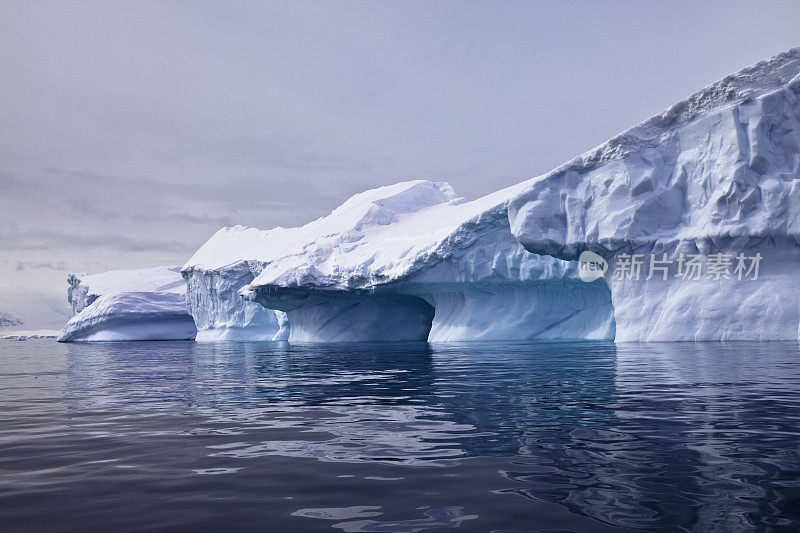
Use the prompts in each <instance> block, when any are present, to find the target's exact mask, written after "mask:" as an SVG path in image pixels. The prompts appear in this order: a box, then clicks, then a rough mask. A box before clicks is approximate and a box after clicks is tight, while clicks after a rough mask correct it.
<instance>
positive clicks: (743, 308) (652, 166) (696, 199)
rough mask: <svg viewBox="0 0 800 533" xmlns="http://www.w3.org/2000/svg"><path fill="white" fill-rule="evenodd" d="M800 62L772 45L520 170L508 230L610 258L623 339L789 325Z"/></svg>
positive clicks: (799, 168)
mask: <svg viewBox="0 0 800 533" xmlns="http://www.w3.org/2000/svg"><path fill="white" fill-rule="evenodd" d="M798 72H800V49H792V50H789V51H788V52H784V53H782V54H779V55H777V56H775V57H773V58H771V59H769V60H766V61H762V62H760V63H758V64H756V65H753V66H752V67H749V68H746V69H744V70H742V71H740V72H738V73H736V74H733V75H730V76H728V77H726V78H724V79H722V80H720V81H719V82H717V83H714V84H713V85H710V86H709V87H707V88H705V89H703V90H701V91H700V92H698V93H696V94H694V95H692V96H691V97H689V98H688V99H686V100H684V101H682V102H679V103H678V104H676V105H675V106H673V107H671V108H670V109H668V110H667V111H665V112H664V113H662V114H660V115H658V116H656V117H653V118H651V119H650V120H648V121H646V122H643V123H642V124H640V125H638V126H636V127H634V128H632V129H630V130H628V131H626V132H624V133H622V134H620V135H619V136H617V137H615V138H613V139H611V140H610V141H608V142H607V143H605V144H603V145H601V146H599V147H597V148H595V149H594V150H592V151H590V152H588V153H586V154H584V155H582V156H580V157H578V158H576V159H574V160H572V161H570V162H569V163H567V164H565V165H563V166H561V167H559V168H557V169H555V170H553V171H552V172H550V173H549V174H546V175H544V176H542V177H539V178H536V179H534V180H532V181H531V182H528V183H527V184H525V185H524V186H523V189H522V190H521V191H519V193H518V194H517V195H516V196H515V198H513V199H512V200H511V201H510V204H509V218H510V222H511V231H512V232H513V234H514V235H515V236H516V237H517V239H519V242H520V243H521V244H522V245H523V246H524V247H525V249H527V250H528V251H530V252H533V253H535V254H542V255H550V256H553V257H558V258H562V259H577V258H578V257H579V254H581V253H582V252H584V251H587V250H588V251H591V252H593V253H597V254H598V255H600V256H602V257H603V258H604V259H605V260H606V261H608V271H607V273H606V276H605V278H606V279H607V280H608V284H609V287H610V290H611V295H612V300H613V306H614V316H615V319H616V340H618V341H661V340H669V341H673V340H695V341H705V340H782V339H797V338H798V334H799V329H800V281H799V278H798V275H800V245H799V244H798V243H799V242H800V240H799V239H800V179H798V178H800V76H798ZM690 267H691V268H690ZM648 277H649V278H650V279H647V278H648ZM695 278H699V279H695Z"/></svg>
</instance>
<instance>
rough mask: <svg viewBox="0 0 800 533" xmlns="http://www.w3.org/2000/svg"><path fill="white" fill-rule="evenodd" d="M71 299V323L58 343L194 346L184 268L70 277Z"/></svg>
mask: <svg viewBox="0 0 800 533" xmlns="http://www.w3.org/2000/svg"><path fill="white" fill-rule="evenodd" d="M67 282H68V283H69V289H68V290H67V297H68V300H69V303H70V305H71V306H72V311H73V317H72V319H71V320H70V321H69V322H67V324H66V325H65V326H64V328H63V329H62V330H61V334H60V335H59V337H58V340H59V341H61V342H69V341H122V340H191V339H193V338H194V336H195V332H196V330H195V326H194V321H193V320H192V317H191V316H190V315H189V313H188V312H187V310H186V283H185V282H184V280H183V278H182V277H181V274H180V267H156V268H145V269H140V270H112V271H110V272H104V273H102V274H91V275H89V274H70V275H69V277H68V278H67Z"/></svg>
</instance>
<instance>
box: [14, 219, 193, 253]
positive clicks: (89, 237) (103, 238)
mask: <svg viewBox="0 0 800 533" xmlns="http://www.w3.org/2000/svg"><path fill="white" fill-rule="evenodd" d="M92 248H108V249H112V250H119V251H123V252H144V251H148V252H151V251H157V252H186V251H190V250H192V246H191V245H187V243H184V242H180V241H168V240H158V239H134V238H131V237H128V236H125V235H114V234H110V233H93V234H89V233H77V234H76V233H69V232H60V231H55V230H25V231H21V230H19V229H18V228H15V227H13V226H8V225H6V226H5V227H3V226H2V225H0V250H8V251H26V250H64V249H75V250H87V249H92Z"/></svg>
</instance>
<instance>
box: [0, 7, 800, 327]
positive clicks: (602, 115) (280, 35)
mask: <svg viewBox="0 0 800 533" xmlns="http://www.w3.org/2000/svg"><path fill="white" fill-rule="evenodd" d="M799 20H800V4H797V3H793V2H785V3H767V2H742V3H737V2H719V3H717V2H706V3H694V2H677V3H667V2H664V3H655V2H652V3H651V2H632V1H631V2H601V1H595V2H563V3H547V2H530V3H523V2H509V3H481V2H459V3H451V2H428V3H423V2H407V3H395V2H369V3H367V2H322V1H320V2H308V3H304V2H300V3H297V2H292V3H289V2H285V3H266V2H260V3H247V2H219V3H211V2H191V3H189V2H185V3H182V2H179V3H167V2H127V3H126V2H80V3H79V2H30V1H26V2H8V1H0V51H1V52H0V121H1V124H2V128H0V191H1V192H0V311H5V312H8V313H10V314H12V315H15V316H17V317H20V318H22V319H23V320H25V325H24V326H25V328H34V327H60V326H61V324H62V323H63V322H64V321H65V320H66V318H67V311H68V306H67V304H66V282H65V278H66V275H67V272H69V271H85V272H99V271H103V270H107V269H112V268H123V267H130V268H134V267H136V268H138V267H146V266H156V265H164V264H182V263H183V262H184V261H185V260H186V259H188V257H189V256H190V255H191V253H192V252H193V251H194V250H195V249H196V248H198V247H199V246H200V245H201V244H202V243H203V242H204V241H205V240H206V239H207V238H208V237H209V236H210V235H211V234H212V233H213V232H214V231H216V230H217V229H219V228H220V227H221V226H224V225H230V224H239V223H241V224H246V225H252V226H257V227H261V228H269V227H273V226H276V225H284V226H288V225H297V224H301V223H304V222H306V221H309V220H311V219H313V218H316V217H318V216H321V215H323V214H325V213H327V212H328V211H330V209H332V208H333V207H335V206H336V205H338V204H339V203H341V202H342V201H343V200H344V199H346V198H347V197H349V196H350V195H352V194H354V193H356V192H359V191H361V190H363V189H366V188H370V187H374V186H379V185H385V184H388V183H392V182H396V181H403V180H407V179H416V178H428V179H436V180H444V181H449V182H450V183H451V184H452V185H453V186H454V188H455V189H456V192H457V193H459V194H461V195H462V196H467V197H469V198H474V197H477V196H479V195H482V194H485V193H489V192H491V191H493V190H496V189H498V188H501V187H504V186H507V185H511V184H513V183H516V182H519V181H522V180H524V179H527V178H531V177H534V176H536V175H538V174H541V173H544V172H546V171H547V170H550V169H551V168H553V167H555V166H557V165H558V164H560V163H562V162H564V161H566V160H568V159H570V158H572V157H574V156H576V155H578V154H580V153H581V152H584V151H586V150H587V149H589V148H591V147H593V146H595V145H597V144H600V143H601V142H603V141H605V140H606V139H607V138H609V137H611V136H613V135H615V134H616V133H618V132H620V131H622V130H624V129H626V128H628V127H630V126H632V125H634V124H635V123H637V122H640V121H642V120H644V119H646V118H648V117H650V116H651V115H654V114H655V113H657V112H659V111H661V110H662V109H664V108H666V107H668V106H669V105H671V104H672V103H674V102H675V101H677V100H679V99H681V98H683V97H685V96H687V95H689V94H691V93H692V92H694V91H696V90H697V89H699V88H701V87H703V86H704V85H707V84H709V83H711V82H713V81H715V80H716V79H718V78H721V77H723V76H725V75H726V74H729V73H731V72H734V71H736V70H738V69H740V68H741V67H744V66H746V65H748V64H751V63H754V62H756V61H758V60H760V59H763V58H766V57H768V56H770V55H772V54H774V53H776V52H779V51H781V50H784V49H787V48H791V47H793V46H796V45H798V44H800V43H798V41H797V23H798V21H799Z"/></svg>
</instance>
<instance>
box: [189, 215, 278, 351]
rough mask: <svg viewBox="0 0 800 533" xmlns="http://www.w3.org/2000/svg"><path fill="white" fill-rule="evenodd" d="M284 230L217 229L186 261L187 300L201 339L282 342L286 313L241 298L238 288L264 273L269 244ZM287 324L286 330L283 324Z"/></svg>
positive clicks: (242, 227) (198, 338)
mask: <svg viewBox="0 0 800 533" xmlns="http://www.w3.org/2000/svg"><path fill="white" fill-rule="evenodd" d="M282 231H283V228H275V229H273V230H261V229H257V228H248V227H245V226H233V227H229V228H222V229H221V230H219V231H217V232H216V233H215V234H214V235H213V236H212V237H211V238H210V239H209V240H208V241H207V242H206V243H205V244H203V246H201V247H200V249H199V250H197V252H195V254H194V255H193V256H192V257H191V258H190V259H189V261H187V262H186V264H185V265H184V266H183V268H182V270H181V274H182V275H183V277H184V279H185V280H186V286H187V289H186V291H187V293H186V294H187V298H186V303H187V306H188V310H189V313H190V314H191V315H192V317H193V318H194V321H195V325H196V326H197V338H196V339H195V340H197V341H198V342H214V341H268V340H284V339H285V338H286V336H287V334H288V332H287V329H286V326H285V322H286V317H285V315H284V314H283V313H281V312H280V311H274V310H272V309H266V308H264V307H263V306H261V305H259V304H257V303H255V302H251V301H248V300H245V299H243V298H242V297H241V296H240V295H239V290H240V289H241V288H242V287H245V286H246V285H248V284H249V283H250V282H251V281H253V279H254V278H255V277H256V276H257V275H258V274H259V273H260V272H261V269H262V268H263V267H264V262H263V261H260V260H259V257H265V256H268V255H269V246H270V245H269V243H270V242H271V241H272V240H273V238H274V235H275V233H280V232H282ZM282 325H283V328H282V327H281V326H282Z"/></svg>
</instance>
